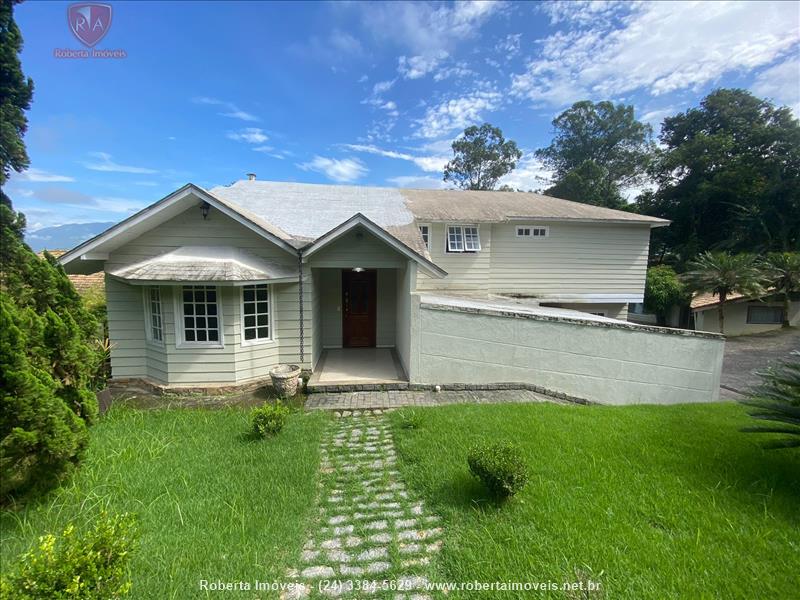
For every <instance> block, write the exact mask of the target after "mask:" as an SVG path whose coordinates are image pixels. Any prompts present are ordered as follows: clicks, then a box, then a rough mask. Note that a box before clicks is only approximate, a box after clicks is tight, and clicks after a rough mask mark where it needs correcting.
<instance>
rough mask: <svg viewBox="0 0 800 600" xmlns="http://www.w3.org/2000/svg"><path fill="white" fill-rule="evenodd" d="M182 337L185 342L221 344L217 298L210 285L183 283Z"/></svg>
mask: <svg viewBox="0 0 800 600" xmlns="http://www.w3.org/2000/svg"><path fill="white" fill-rule="evenodd" d="M181 308H182V309H183V310H182V313H183V314H182V315H181V321H180V322H181V325H182V327H183V336H182V339H183V341H184V342H185V343H187V344H208V345H212V346H218V345H221V344H222V342H221V337H220V326H219V319H220V315H219V300H218V292H217V288H216V287H214V286H212V285H185V286H183V297H182V301H181Z"/></svg>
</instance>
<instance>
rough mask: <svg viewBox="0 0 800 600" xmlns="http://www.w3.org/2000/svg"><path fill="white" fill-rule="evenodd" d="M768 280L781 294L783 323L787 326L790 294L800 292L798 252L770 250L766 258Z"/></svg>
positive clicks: (799, 258)
mask: <svg viewBox="0 0 800 600" xmlns="http://www.w3.org/2000/svg"><path fill="white" fill-rule="evenodd" d="M765 262H766V269H767V272H768V276H769V282H770V284H771V286H772V287H774V288H775V291H776V292H778V293H780V294H783V324H782V325H781V326H782V327H789V308H790V295H791V294H793V293H795V292H800V253H798V252H770V253H769V254H768V255H767V258H766V261H765Z"/></svg>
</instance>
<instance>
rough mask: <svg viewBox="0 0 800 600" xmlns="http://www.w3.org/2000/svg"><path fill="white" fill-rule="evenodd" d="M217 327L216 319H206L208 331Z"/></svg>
mask: <svg viewBox="0 0 800 600" xmlns="http://www.w3.org/2000/svg"><path fill="white" fill-rule="evenodd" d="M217 327H218V325H217V317H209V318H208V328H209V329H216V328H217Z"/></svg>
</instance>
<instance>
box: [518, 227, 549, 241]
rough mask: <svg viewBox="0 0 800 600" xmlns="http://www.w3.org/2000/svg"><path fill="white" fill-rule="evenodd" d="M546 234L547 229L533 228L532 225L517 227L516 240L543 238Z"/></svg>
mask: <svg viewBox="0 0 800 600" xmlns="http://www.w3.org/2000/svg"><path fill="white" fill-rule="evenodd" d="M547 234H548V228H547V227H534V226H532V225H518V226H517V237H518V238H545V237H547Z"/></svg>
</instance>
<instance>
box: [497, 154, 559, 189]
mask: <svg viewBox="0 0 800 600" xmlns="http://www.w3.org/2000/svg"><path fill="white" fill-rule="evenodd" d="M552 176H553V172H552V171H550V170H549V169H547V168H546V167H545V166H544V165H543V164H542V163H541V162H540V161H539V160H538V159H537V158H536V157H535V156H534V155H533V153H532V152H530V153H526V154H524V155H523V157H522V158H521V159H520V160H519V161H518V162H517V168H516V169H514V170H513V171H512V172H511V173H509V174H508V175H506V176H504V177H502V178H501V179H500V181H498V182H497V187H500V186H502V185H509V186H511V187H512V188H514V189H515V190H523V191H526V192H527V191H529V190H539V189H544V188H546V187H548V186H549V185H550V182H551V180H552Z"/></svg>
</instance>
